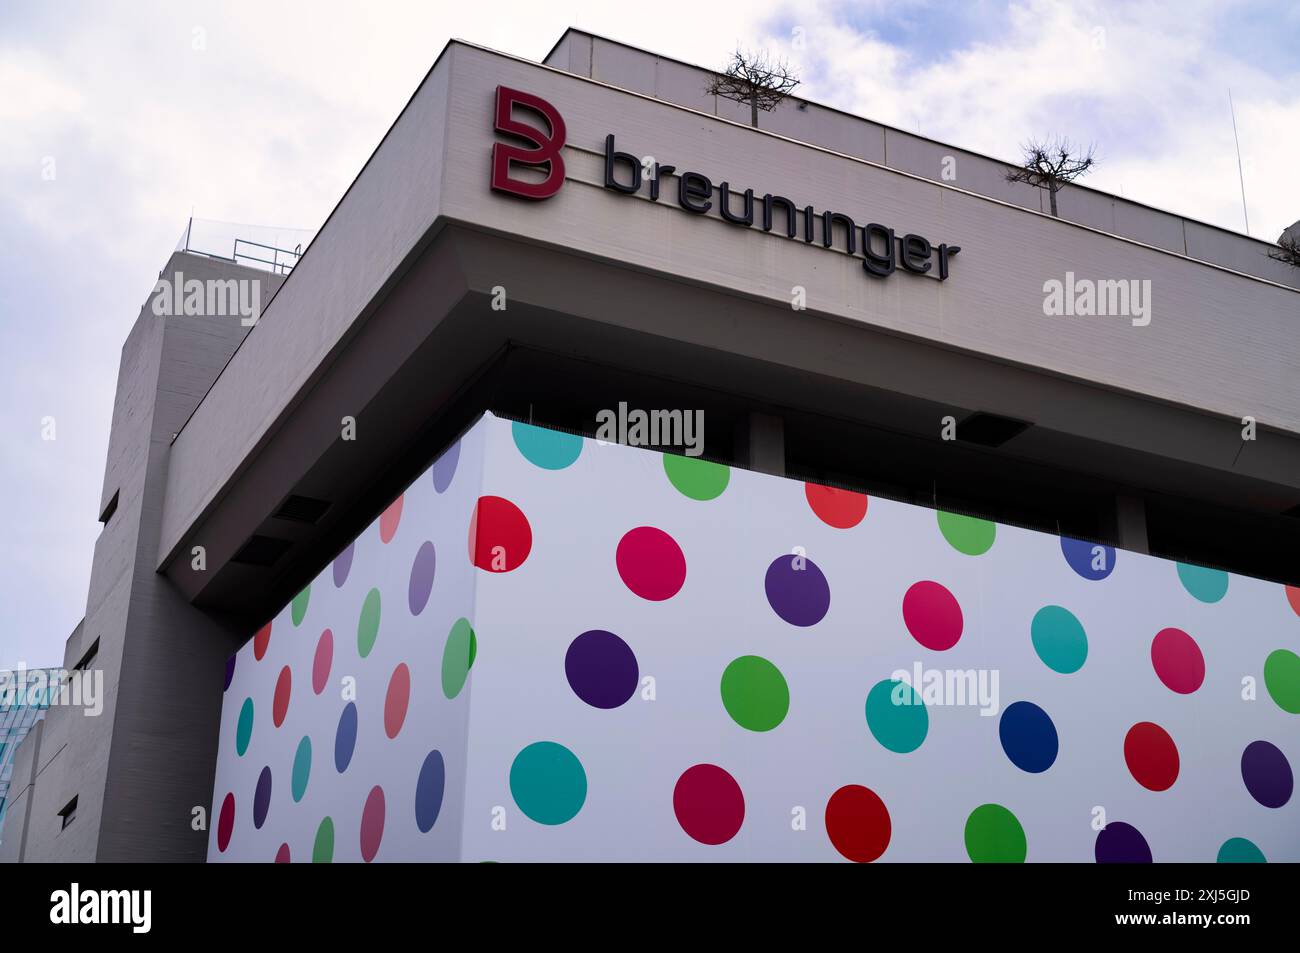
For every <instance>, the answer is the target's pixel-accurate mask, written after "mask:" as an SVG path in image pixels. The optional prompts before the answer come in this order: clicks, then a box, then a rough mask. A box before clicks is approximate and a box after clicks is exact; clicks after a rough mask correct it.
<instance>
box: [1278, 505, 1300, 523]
mask: <svg viewBox="0 0 1300 953" xmlns="http://www.w3.org/2000/svg"><path fill="white" fill-rule="evenodd" d="M1282 515H1283V516H1289V517H1291V519H1293V520H1300V503H1297V504H1296V505H1295V506H1293V507H1291V508H1290V509H1289V510H1283V511H1282Z"/></svg>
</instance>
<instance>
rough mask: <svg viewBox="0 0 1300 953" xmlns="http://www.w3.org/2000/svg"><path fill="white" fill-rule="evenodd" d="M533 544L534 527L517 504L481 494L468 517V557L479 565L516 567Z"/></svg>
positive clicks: (503, 568)
mask: <svg viewBox="0 0 1300 953" xmlns="http://www.w3.org/2000/svg"><path fill="white" fill-rule="evenodd" d="M532 548H533V529H532V527H531V526H529V525H528V518H527V517H526V516H524V514H523V512H521V511H520V509H519V507H517V506H515V505H514V504H513V503H511V502H510V501H509V500H507V499H503V498H502V497H499V496H480V497H479V498H478V502H477V503H475V504H474V514H473V516H471V517H470V521H469V558H470V562H472V563H473V564H474V565H475V566H477V567H478V568H479V569H484V570H486V571H488V572H510V571H511V570H512V569H518V568H519V567H520V566H521V565H523V562H524V560H525V559H527V558H528V554H529V552H531V551H532Z"/></svg>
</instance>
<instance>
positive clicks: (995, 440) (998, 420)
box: [957, 410, 1033, 447]
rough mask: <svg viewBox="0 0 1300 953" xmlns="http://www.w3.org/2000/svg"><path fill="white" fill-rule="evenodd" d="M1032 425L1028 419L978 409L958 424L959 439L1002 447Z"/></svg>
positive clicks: (986, 445) (980, 444) (987, 445)
mask: <svg viewBox="0 0 1300 953" xmlns="http://www.w3.org/2000/svg"><path fill="white" fill-rule="evenodd" d="M1031 426H1033V425H1032V424H1031V423H1030V422H1029V421H1027V420H1016V419H1015V418H1014V417H1003V416H1002V415H1001V414H987V413H985V412H984V411H982V410H978V411H976V412H975V413H973V414H971V415H970V416H969V417H967V418H966V419H965V420H963V421H962V422H961V423H959V424H958V425H957V439H958V440H960V441H961V442H963V443H974V444H978V445H979V446H981V447H1000V446H1002V445H1003V444H1004V443H1006V442H1007V441H1008V440H1010V439H1011V438H1012V437H1015V436H1017V435H1018V434H1021V433H1024V432H1025V431H1026V430H1028V429H1029V428H1030V427H1031Z"/></svg>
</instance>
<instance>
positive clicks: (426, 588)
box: [406, 540, 438, 615]
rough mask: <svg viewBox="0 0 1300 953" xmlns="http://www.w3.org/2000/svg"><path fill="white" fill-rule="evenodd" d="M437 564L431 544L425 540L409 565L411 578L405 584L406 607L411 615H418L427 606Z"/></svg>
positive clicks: (435, 554)
mask: <svg viewBox="0 0 1300 953" xmlns="http://www.w3.org/2000/svg"><path fill="white" fill-rule="evenodd" d="M437 564H438V556H437V553H436V552H434V548H433V543H431V542H429V541H428V540H425V541H424V542H423V543H421V544H420V548H419V550H418V551H417V552H416V554H415V561H414V562H412V563H411V578H410V580H409V581H408V582H407V584H406V605H407V607H408V608H409V609H410V610H411V615H419V614H420V613H421V612H423V611H424V607H425V606H427V605H428V604H429V594H430V593H432V592H433V574H434V570H435V569H436V568H437Z"/></svg>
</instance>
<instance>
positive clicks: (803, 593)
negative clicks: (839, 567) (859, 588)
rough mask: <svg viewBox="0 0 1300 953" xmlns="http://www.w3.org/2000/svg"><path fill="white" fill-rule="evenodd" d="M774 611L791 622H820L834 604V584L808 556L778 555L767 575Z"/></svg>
mask: <svg viewBox="0 0 1300 953" xmlns="http://www.w3.org/2000/svg"><path fill="white" fill-rule="evenodd" d="M763 591H764V592H766V593H767V604H768V605H770V606H771V607H772V611H773V612H775V613H776V614H777V615H779V616H780V617H781V618H782V619H784V620H785V621H786V622H788V623H790V624H791V625H797V626H803V627H807V626H810V625H816V624H817V623H818V622H820V621H821V620H822V619H823V618H824V617H825V616H826V612H827V610H829V609H830V607H831V587H830V584H829V583H828V582H827V581H826V576H825V575H824V574H823V573H822V571H821V570H820V569H819V568H818V567H817V564H816V563H815V562H813V561H812V560H811V559H809V558H808V557H807V556H803V555H799V554H794V555H789V556H777V557H776V559H774V560H772V562H771V564H770V565H768V567H767V575H766V576H764V577H763Z"/></svg>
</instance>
